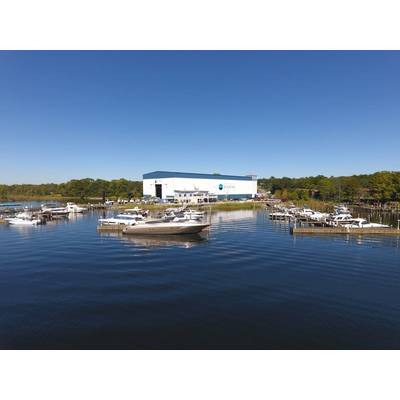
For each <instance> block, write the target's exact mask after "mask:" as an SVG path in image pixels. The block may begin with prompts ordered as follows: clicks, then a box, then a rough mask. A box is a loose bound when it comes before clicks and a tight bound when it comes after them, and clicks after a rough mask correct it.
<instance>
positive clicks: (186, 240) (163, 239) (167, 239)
mask: <svg viewBox="0 0 400 400" xmlns="http://www.w3.org/2000/svg"><path fill="white" fill-rule="evenodd" d="M121 238H122V239H123V240H124V241H125V242H129V243H132V244H133V245H136V246H143V247H169V246H175V247H184V248H190V247H193V246H196V245H197V244H200V243H201V242H204V241H206V238H205V237H203V236H201V235H199V234H198V233H194V234H186V235H156V236H152V235H146V236H136V235H121Z"/></svg>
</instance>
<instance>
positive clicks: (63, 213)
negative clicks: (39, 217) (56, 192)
mask: <svg viewBox="0 0 400 400" xmlns="http://www.w3.org/2000/svg"><path fill="white" fill-rule="evenodd" d="M41 210H42V212H43V213H46V214H51V216H52V217H67V216H68V214H69V211H68V209H67V207H58V206H57V205H56V204H42V205H41Z"/></svg>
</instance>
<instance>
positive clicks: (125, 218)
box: [99, 214, 144, 226]
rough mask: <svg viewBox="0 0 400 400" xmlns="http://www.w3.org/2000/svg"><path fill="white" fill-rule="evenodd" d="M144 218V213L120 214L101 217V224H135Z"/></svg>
mask: <svg viewBox="0 0 400 400" xmlns="http://www.w3.org/2000/svg"><path fill="white" fill-rule="evenodd" d="M142 220H144V217H143V216H142V215H139V214H138V215H130V214H118V215H116V216H115V217H111V218H100V219H99V224H100V225H102V226H114V225H133V224H135V223H137V222H138V221H142Z"/></svg>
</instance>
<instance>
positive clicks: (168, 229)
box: [122, 219, 210, 235]
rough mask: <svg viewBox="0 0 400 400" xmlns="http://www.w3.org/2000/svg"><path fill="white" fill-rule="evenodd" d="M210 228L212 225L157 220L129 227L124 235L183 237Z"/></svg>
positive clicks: (124, 231) (190, 221)
mask: <svg viewBox="0 0 400 400" xmlns="http://www.w3.org/2000/svg"><path fill="white" fill-rule="evenodd" d="M209 226H210V224H206V223H199V222H196V221H193V220H188V221H185V222H174V221H163V220H160V219H157V220H149V221H142V222H139V223H136V224H133V225H129V226H127V227H126V228H125V229H124V230H123V231H122V233H125V234H130V235H181V234H192V233H199V232H201V231H202V230H204V229H206V228H208V227H209Z"/></svg>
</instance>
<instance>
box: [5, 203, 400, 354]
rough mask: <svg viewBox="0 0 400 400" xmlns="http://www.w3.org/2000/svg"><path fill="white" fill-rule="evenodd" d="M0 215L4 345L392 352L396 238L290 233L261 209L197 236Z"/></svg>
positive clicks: (227, 216) (398, 290) (92, 221)
mask: <svg viewBox="0 0 400 400" xmlns="http://www.w3.org/2000/svg"><path fill="white" fill-rule="evenodd" d="M98 217H99V214H95V213H92V214H87V215H84V216H77V217H76V218H72V219H71V220H70V221H68V222H57V223H53V222H52V223H48V224H47V225H44V226H39V227H24V228H19V227H16V226H14V227H6V226H2V225H0V347H1V348H3V349H4V348H17V349H22V348H32V349H33V348H41V349H45V348H51V349H64V348H75V349H78V348H83V349H92V348H96V349H114V348H123V349H135V348H139V349H153V348H154V349H180V348H184V349H215V348H217V349H226V348H229V349H250V348H255V349H304V348H306V349H314V348H315V349H326V348H340V349H344V348H400V239H399V238H397V237H345V236H337V237H332V236H329V237H293V236H291V235H289V233H288V228H287V225H285V224H279V223H273V222H270V221H269V220H268V218H267V215H266V213H265V212H263V211H258V212H257V211H237V212H236V211H235V212H224V213H222V212H221V213H216V214H214V215H213V225H212V229H211V230H210V232H209V234H207V235H204V236H203V237H198V236H194V237H193V236H190V237H177V238H167V239H166V238H140V239H139V238H134V237H126V236H121V235H110V234H108V235H105V234H99V233H98V232H97V231H96V223H97V218H98Z"/></svg>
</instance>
